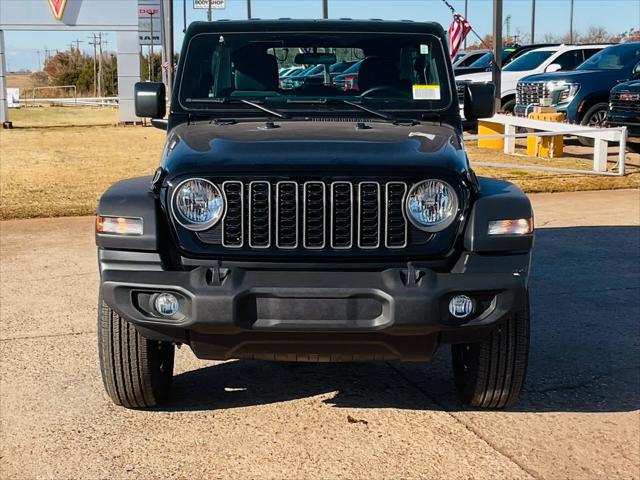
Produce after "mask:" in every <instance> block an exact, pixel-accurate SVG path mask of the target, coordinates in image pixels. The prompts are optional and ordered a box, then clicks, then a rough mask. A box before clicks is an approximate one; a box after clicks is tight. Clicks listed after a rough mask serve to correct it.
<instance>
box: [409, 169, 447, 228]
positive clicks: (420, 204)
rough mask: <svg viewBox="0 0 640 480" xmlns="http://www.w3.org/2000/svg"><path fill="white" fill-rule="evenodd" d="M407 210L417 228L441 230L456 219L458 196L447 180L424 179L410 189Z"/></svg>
mask: <svg viewBox="0 0 640 480" xmlns="http://www.w3.org/2000/svg"><path fill="white" fill-rule="evenodd" d="M406 210H407V217H408V218H409V220H410V221H411V223H413V224H414V225H415V226H416V227H417V228H419V229H420V230H424V231H426V232H439V231H440V230H444V229H445V228H447V227H448V226H449V225H451V223H452V222H453V221H454V220H455V218H456V212H457V211H458V196H457V195H456V192H455V190H454V189H453V188H452V187H451V185H449V184H448V183H447V182H444V181H442V180H424V181H422V182H418V183H416V184H415V185H414V186H413V187H412V188H411V190H410V191H409V194H408V195H407V203H406Z"/></svg>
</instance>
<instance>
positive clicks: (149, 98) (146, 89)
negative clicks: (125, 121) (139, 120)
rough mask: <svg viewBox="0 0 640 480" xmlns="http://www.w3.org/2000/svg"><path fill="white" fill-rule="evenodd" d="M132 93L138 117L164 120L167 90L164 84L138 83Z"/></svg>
mask: <svg viewBox="0 0 640 480" xmlns="http://www.w3.org/2000/svg"><path fill="white" fill-rule="evenodd" d="M133 92H134V98H135V105H136V115H137V116H138V117H143V118H164V115H165V114H166V113H167V100H166V97H167V89H166V88H165V86H164V83H156V82H138V83H136V85H135V87H134V90H133Z"/></svg>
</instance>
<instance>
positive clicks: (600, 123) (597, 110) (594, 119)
mask: <svg viewBox="0 0 640 480" xmlns="http://www.w3.org/2000/svg"><path fill="white" fill-rule="evenodd" d="M608 110H609V104H608V103H606V102H600V103H596V104H595V105H594V106H592V107H591V108H590V109H589V110H587V113H585V114H584V117H583V118H582V121H581V122H580V124H581V125H584V126H587V127H592V128H600V127H605V126H606V123H607V111H608ZM578 141H579V142H580V143H581V144H582V145H584V146H585V147H593V144H594V141H593V138H585V137H578Z"/></svg>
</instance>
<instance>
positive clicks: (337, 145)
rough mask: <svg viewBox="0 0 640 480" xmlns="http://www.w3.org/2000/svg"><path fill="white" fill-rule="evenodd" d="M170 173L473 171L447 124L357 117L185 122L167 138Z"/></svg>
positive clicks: (166, 161) (166, 166) (170, 176)
mask: <svg viewBox="0 0 640 480" xmlns="http://www.w3.org/2000/svg"><path fill="white" fill-rule="evenodd" d="M162 166H163V168H164V169H165V170H166V172H167V175H166V178H168V179H173V178H177V177H181V176H184V175H190V176H197V175H209V176H210V175H236V174H240V175H247V174H251V173H255V174H256V175H270V174H277V175H288V174H292V175H295V174H303V175H305V174H313V175H328V176H329V175H341V174H344V175H349V176H356V175H357V176H360V175H361V176H368V175H377V174H384V175H398V176H400V175H412V174H419V173H420V172H425V173H426V172H433V173H435V172H438V171H439V172H441V173H443V174H449V175H456V174H462V173H465V172H466V171H467V170H468V162H467V158H466V154H465V151H464V149H463V146H462V144H461V139H460V137H459V134H458V133H457V132H456V130H455V129H453V128H452V127H450V126H446V125H432V124H420V125H416V126H408V125H393V124H390V123H384V122H375V121H374V122H369V123H367V124H366V127H365V128H361V127H360V128H359V127H358V124H357V123H356V122H353V121H344V122H342V121H333V120H332V121H278V122H277V123H275V124H273V123H265V122H264V121H263V122H257V121H256V122H253V121H251V122H239V123H235V124H226V125H225V124H215V123H209V122H201V123H196V124H191V125H187V124H182V125H180V126H177V127H176V128H174V129H173V130H172V131H171V133H170V134H169V136H168V138H167V146H166V149H165V153H164V158H163V161H162Z"/></svg>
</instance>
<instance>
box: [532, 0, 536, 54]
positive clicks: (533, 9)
mask: <svg viewBox="0 0 640 480" xmlns="http://www.w3.org/2000/svg"><path fill="white" fill-rule="evenodd" d="M531 43H536V0H531Z"/></svg>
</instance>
